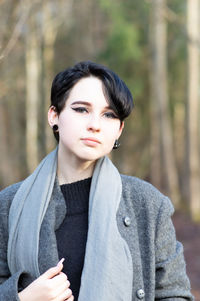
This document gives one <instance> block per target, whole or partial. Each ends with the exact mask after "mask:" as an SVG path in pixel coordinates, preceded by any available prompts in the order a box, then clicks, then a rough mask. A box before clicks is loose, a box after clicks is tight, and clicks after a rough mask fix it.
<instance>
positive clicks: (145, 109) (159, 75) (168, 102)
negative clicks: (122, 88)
mask: <svg viewBox="0 0 200 301" xmlns="http://www.w3.org/2000/svg"><path fill="white" fill-rule="evenodd" d="M199 20H200V1H199V0H181V1H180V0H168V1H167V0H146V1H145V0H144V1H141V0H134V1H133V0H126V1H124V0H110V1H107V0H83V1H75V0H57V1H53V0H35V1H31V0H23V1H14V0H0V28H1V31H0V32H1V34H0V154H1V164H0V187H1V188H3V187H5V186H7V185H8V184H11V183H13V182H16V181H19V180H21V179H23V178H24V177H26V176H27V175H28V174H29V173H30V172H32V171H33V170H34V168H35V167H36V166H37V164H38V162H39V161H40V160H41V159H42V158H43V157H44V156H45V155H46V153H47V152H49V151H50V150H52V149H53V147H54V146H55V141H54V138H53V135H52V132H51V129H50V128H49V126H48V123H47V110H48V107H49V103H50V102H49V98H50V87H51V82H52V80H53V78H54V76H55V74H57V73H58V72H59V71H61V70H63V69H65V68H67V67H69V66H72V65H73V64H74V63H75V62H78V61H81V60H91V61H95V62H99V63H103V64H105V65H107V66H108V67H110V68H111V69H113V70H114V71H115V72H116V73H118V74H119V75H120V76H121V77H122V79H123V80H124V81H125V82H126V83H127V85H128V87H129V88H130V90H131V91H132V93H133V96H134V102H135V109H134V112H133V114H132V115H131V117H129V118H128V120H127V121H126V127H125V130H124V133H123V135H122V138H121V147H120V149H119V150H117V151H113V153H112V157H113V160H114V162H115V163H116V165H117V166H118V167H119V169H120V171H121V172H122V173H127V174H129V175H135V176H138V177H140V178H143V179H145V180H148V181H150V182H151V183H152V184H154V185H155V186H156V187H157V188H158V189H160V190H161V191H162V192H163V193H165V194H167V195H169V196H170V197H171V199H172V201H173V203H174V205H175V207H176V208H177V209H182V210H184V211H185V212H188V213H189V214H190V216H191V217H192V219H193V220H195V221H200V118H199V116H200V105H199V103H200V101H199V100H200V81H199V80H200V67H199V57H200V21H199Z"/></svg>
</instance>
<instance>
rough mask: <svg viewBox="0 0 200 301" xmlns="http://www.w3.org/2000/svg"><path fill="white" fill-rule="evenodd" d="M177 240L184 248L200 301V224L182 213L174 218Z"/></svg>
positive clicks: (189, 271) (188, 269)
mask: <svg viewBox="0 0 200 301" xmlns="http://www.w3.org/2000/svg"><path fill="white" fill-rule="evenodd" d="M173 223H174V226H175V229H176V235H177V239H178V240H179V241H180V242H182V244H183V246H184V255H185V260H186V268H187V273H188V276H189V278H190V281H191V287H192V294H193V295H194V296H195V301H200V224H195V223H193V222H192V221H191V220H190V218H189V217H188V216H186V215H184V214H182V213H180V212H178V213H175V214H174V216H173Z"/></svg>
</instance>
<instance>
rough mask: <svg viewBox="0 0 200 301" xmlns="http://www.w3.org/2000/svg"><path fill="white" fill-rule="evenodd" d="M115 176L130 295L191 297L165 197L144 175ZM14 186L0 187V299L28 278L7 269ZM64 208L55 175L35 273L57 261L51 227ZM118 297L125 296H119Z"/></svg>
mask: <svg viewBox="0 0 200 301" xmlns="http://www.w3.org/2000/svg"><path fill="white" fill-rule="evenodd" d="M121 178H122V187H123V188H122V197H121V202H120V205H119V208H118V212H117V216H116V218H117V224H118V228H119V232H120V234H121V236H122V237H123V238H124V239H125V240H126V242H127V244H128V246H129V248H130V252H131V254H132V262H133V285H132V300H133V301H134V300H145V301H153V300H167V301H180V300H194V299H193V296H192V295H191V293H190V283H189V280H188V277H187V275H186V270H185V261H184V257H183V247H182V245H181V244H180V243H179V242H177V241H176V236H175V230H174V227H173V224H172V221H171V215H172V214H173V211H174V210H173V206H172V204H171V202H170V200H169V199H168V198H167V197H165V196H164V195H162V194H161V193H160V192H159V191H158V190H157V189H156V188H154V187H153V186H152V185H151V184H149V183H147V182H145V181H142V180H140V179H138V178H134V177H129V176H124V175H122V176H121ZM19 186H20V183H17V184H14V185H11V186H9V187H7V188H6V189H4V190H2V191H1V192H0V301H16V300H17V301H19V299H18V294H17V293H18V291H20V290H22V289H23V288H24V287H26V286H27V285H28V284H29V283H30V282H32V281H33V280H34V279H31V277H30V275H29V274H28V273H27V272H26V271H23V270H20V271H18V272H17V273H15V274H14V275H10V271H9V268H8V264H7V243H8V214H9V208H10V204H11V202H12V199H13V197H14V195H15V193H16V191H17V189H18V188H19ZM65 214H66V205H65V200H64V198H63V195H62V192H61V190H60V187H59V185H58V182H57V181H56V182H55V185H54V189H53V194H52V197H51V201H50V204H49V207H48V209H47V212H46V214H45V217H44V220H43V223H42V227H41V231H40V242H39V258H38V261H39V268H40V273H43V272H45V271H46V270H47V269H48V268H50V267H52V266H54V265H56V264H57V262H58V251H57V244H56V236H55V231H56V230H57V229H58V228H59V226H60V225H61V223H62V221H63V219H64V217H65ZM30 230H31V229H30ZM116 252H117V250H116ZM122 277H123V275H122ZM85 300H87V296H86V297H85ZM120 300H123V301H126V300H124V299H123V296H122V298H121V299H120ZM94 301H95V300H94ZM102 301H105V300H102ZM106 301H109V300H106ZM116 301H117V300H116Z"/></svg>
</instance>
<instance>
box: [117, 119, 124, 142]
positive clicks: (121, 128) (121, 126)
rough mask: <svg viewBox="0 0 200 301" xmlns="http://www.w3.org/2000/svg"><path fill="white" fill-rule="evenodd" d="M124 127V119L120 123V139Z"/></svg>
mask: <svg viewBox="0 0 200 301" xmlns="http://www.w3.org/2000/svg"><path fill="white" fill-rule="evenodd" d="M123 128H124V121H122V122H121V124H120V128H119V133H118V136H117V139H119V137H120V136H121V134H122V131H123Z"/></svg>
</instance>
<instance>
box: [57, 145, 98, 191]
mask: <svg viewBox="0 0 200 301" xmlns="http://www.w3.org/2000/svg"><path fill="white" fill-rule="evenodd" d="M94 166H95V161H84V160H79V159H77V158H71V157H70V159H69V157H68V156H67V154H66V153H65V152H63V151H62V150H61V149H60V148H59V149H58V168H57V176H58V181H59V184H60V185H62V184H68V183H73V182H76V181H80V180H83V179H86V178H89V177H91V176H92V174H93V170H94Z"/></svg>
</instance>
